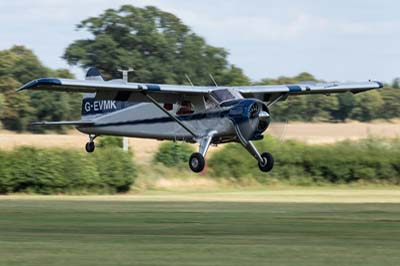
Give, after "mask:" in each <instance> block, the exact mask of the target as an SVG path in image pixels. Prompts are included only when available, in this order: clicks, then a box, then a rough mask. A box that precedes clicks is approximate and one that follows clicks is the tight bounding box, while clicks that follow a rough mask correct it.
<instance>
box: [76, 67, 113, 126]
mask: <svg viewBox="0 0 400 266" xmlns="http://www.w3.org/2000/svg"><path fill="white" fill-rule="evenodd" d="M85 79H86V80H93V81H104V78H103V76H102V75H101V73H100V71H99V70H98V69H97V68H95V67H91V68H89V70H88V71H87V73H86V78H85ZM118 109H119V108H118V106H117V103H116V101H115V100H97V99H96V93H84V94H83V99H82V113H81V115H82V117H81V119H82V121H91V120H93V119H94V118H97V117H99V116H101V115H104V114H107V113H111V112H114V111H117V110H118Z"/></svg>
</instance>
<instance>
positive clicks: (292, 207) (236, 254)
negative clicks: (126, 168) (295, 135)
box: [0, 199, 400, 266]
mask: <svg viewBox="0 0 400 266" xmlns="http://www.w3.org/2000/svg"><path fill="white" fill-rule="evenodd" d="M399 249H400V205H399V204H327V203H318V204H317V203H314V204H313V203H248V202H247V203H246V202H241V203H235V202H118V201H68V200H29V201H28V200H15V199H13V200H2V201H0V265H1V266H13V265H24V266H29V265H40V266H43V265H68V266H70V265H74V266H78V265H86V266H88V265H96V266H98V265H113V266H115V265H157V266H159V265H185V266H186V265H296V266H297V265H307V266H312V265H325V266H326V265H363V266H366V265H374V266H375V265H385V266H390V265H396V266H398V265H400V252H399Z"/></svg>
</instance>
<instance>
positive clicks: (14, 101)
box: [0, 77, 34, 131]
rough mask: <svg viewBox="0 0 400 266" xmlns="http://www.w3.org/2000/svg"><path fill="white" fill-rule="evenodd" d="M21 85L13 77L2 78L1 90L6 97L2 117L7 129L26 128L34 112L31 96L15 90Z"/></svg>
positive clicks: (0, 80)
mask: <svg viewBox="0 0 400 266" xmlns="http://www.w3.org/2000/svg"><path fill="white" fill-rule="evenodd" d="M20 85H21V84H20V83H19V82H18V81H16V80H14V79H13V78H10V77H6V78H0V92H1V93H2V94H3V96H4V99H5V106H4V110H3V112H2V113H1V116H0V118H1V120H2V123H3V124H4V126H5V127H6V128H7V129H11V130H16V131H23V130H26V129H27V126H28V123H29V121H30V119H31V118H32V115H33V113H34V108H32V106H31V104H30V99H29V96H28V95H26V94H23V93H17V92H16V91H15V88H18V87H19V86H20Z"/></svg>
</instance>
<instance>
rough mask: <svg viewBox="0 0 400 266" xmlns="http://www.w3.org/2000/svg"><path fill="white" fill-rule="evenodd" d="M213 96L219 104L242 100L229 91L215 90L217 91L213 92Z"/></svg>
mask: <svg viewBox="0 0 400 266" xmlns="http://www.w3.org/2000/svg"><path fill="white" fill-rule="evenodd" d="M211 96H212V97H213V98H214V99H215V100H216V101H217V102H218V103H222V102H226V101H230V100H235V99H237V98H240V97H237V96H235V95H234V94H233V93H232V92H231V91H229V90H227V89H223V90H215V91H213V92H211Z"/></svg>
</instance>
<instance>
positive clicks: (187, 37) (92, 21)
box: [63, 5, 249, 85]
mask: <svg viewBox="0 0 400 266" xmlns="http://www.w3.org/2000/svg"><path fill="white" fill-rule="evenodd" d="M78 29H81V30H87V31H89V32H90V33H91V34H92V35H93V38H92V39H86V40H78V41H75V42H74V43H72V44H71V45H69V46H68V47H67V49H66V51H65V53H64V56H63V57H64V58H65V59H66V60H67V62H68V63H69V64H71V65H79V66H81V67H83V68H88V67H92V66H95V67H97V68H99V70H100V71H101V72H102V73H103V74H104V76H105V77H106V78H107V79H110V78H119V77H120V73H119V72H118V69H119V68H128V67H133V68H134V69H135V72H134V73H132V75H131V79H132V80H134V81H136V82H150V83H176V84H184V83H187V80H186V77H185V76H186V75H188V76H190V78H191V79H192V80H193V82H194V83H195V84H203V85H207V84H208V85H213V82H212V81H211V80H210V78H209V74H210V73H211V74H212V75H213V76H214V77H215V79H216V81H217V83H219V84H220V85H229V84H245V83H248V81H249V79H248V78H247V77H246V76H245V75H244V74H243V72H242V70H241V69H239V68H237V67H235V66H232V65H230V64H229V63H228V61H227V55H228V52H227V51H226V50H225V49H223V48H218V47H213V46H211V45H208V44H207V43H206V42H205V40H204V39H203V38H201V37H200V36H198V35H196V34H195V33H193V32H192V31H191V30H190V28H189V27H188V26H186V25H185V24H183V23H182V21H181V20H180V19H179V18H178V17H176V16H175V15H173V14H171V13H168V12H164V11H162V10H160V9H158V8H156V7H152V6H148V7H145V8H138V7H134V6H130V5H125V6H122V7H121V8H119V9H118V10H114V9H108V10H106V11H105V12H104V13H103V14H101V15H100V16H98V17H91V18H88V19H86V20H84V21H82V22H81V23H80V24H79V25H78Z"/></svg>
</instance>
